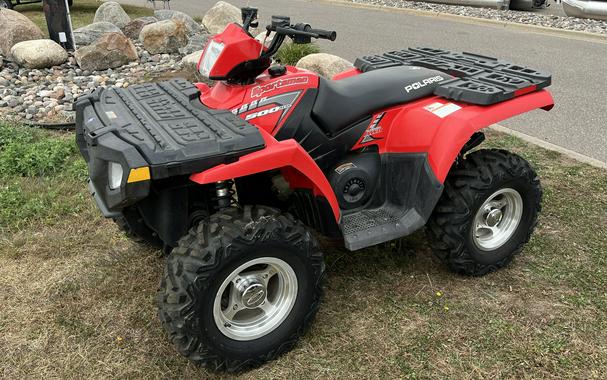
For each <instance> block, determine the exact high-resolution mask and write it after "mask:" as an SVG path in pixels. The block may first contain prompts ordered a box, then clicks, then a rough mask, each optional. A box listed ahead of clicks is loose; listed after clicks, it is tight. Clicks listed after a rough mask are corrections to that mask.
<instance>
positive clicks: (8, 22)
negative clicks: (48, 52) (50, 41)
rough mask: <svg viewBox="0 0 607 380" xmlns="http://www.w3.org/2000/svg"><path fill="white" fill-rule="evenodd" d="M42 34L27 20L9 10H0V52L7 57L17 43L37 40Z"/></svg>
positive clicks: (42, 36)
mask: <svg viewBox="0 0 607 380" xmlns="http://www.w3.org/2000/svg"><path fill="white" fill-rule="evenodd" d="M42 38H44V34H43V33H42V31H41V30H40V28H38V26H36V24H34V23H33V22H32V21H31V20H30V19H29V18H27V17H25V16H23V15H22V14H21V13H18V12H15V11H12V10H10V9H1V10H0V51H1V52H2V55H4V56H8V55H9V54H10V52H11V48H12V47H13V46H14V45H15V44H16V43H18V42H21V41H28V40H38V39H42Z"/></svg>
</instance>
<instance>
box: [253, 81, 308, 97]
mask: <svg viewBox="0 0 607 380" xmlns="http://www.w3.org/2000/svg"><path fill="white" fill-rule="evenodd" d="M307 83H308V77H295V78H289V79H279V80H277V81H274V82H271V83H268V84H266V85H263V86H257V87H255V88H253V89H252V90H251V97H252V98H259V97H260V96H262V95H263V94H265V93H268V92H272V91H274V90H277V89H279V88H284V87H289V86H297V85H300V84H307Z"/></svg>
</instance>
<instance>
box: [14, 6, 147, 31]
mask: <svg viewBox="0 0 607 380" xmlns="http://www.w3.org/2000/svg"><path fill="white" fill-rule="evenodd" d="M102 3H103V2H101V1H97V0H74V5H73V6H72V7H71V8H70V15H71V18H72V27H73V28H74V29H77V28H80V27H83V26H86V25H88V24H90V23H92V22H93V19H94V18H95V11H96V10H97V8H99V6H100V5H101V4H102ZM121 5H122V8H123V9H124V10H125V11H126V13H128V15H129V16H131V19H134V18H137V17H143V16H153V15H154V10H153V9H151V8H144V7H137V6H133V5H124V4H121ZM15 10H16V11H18V12H20V13H22V14H23V15H24V16H26V17H28V18H29V19H30V20H32V21H33V22H34V23H35V24H36V25H38V27H40V29H42V31H43V32H44V33H45V34H48V29H47V27H46V19H45V17H44V12H43V11H42V3H37V4H29V5H20V6H17V7H16V9H15Z"/></svg>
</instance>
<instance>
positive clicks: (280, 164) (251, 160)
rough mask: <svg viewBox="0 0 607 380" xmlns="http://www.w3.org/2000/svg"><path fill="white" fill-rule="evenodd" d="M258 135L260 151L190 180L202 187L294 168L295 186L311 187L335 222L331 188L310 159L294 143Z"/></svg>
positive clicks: (335, 205)
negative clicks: (263, 142) (324, 202)
mask: <svg viewBox="0 0 607 380" xmlns="http://www.w3.org/2000/svg"><path fill="white" fill-rule="evenodd" d="M259 133H261V135H262V137H263V139H264V140H265V143H266V147H265V148H264V149H262V150H259V151H256V152H253V153H249V154H247V155H245V156H242V157H240V159H239V160H238V161H236V162H234V163H231V164H222V165H218V166H216V167H213V168H211V169H208V170H205V171H203V172H200V173H195V174H192V175H191V176H190V180H192V181H194V182H196V183H198V184H201V185H203V184H208V183H215V182H218V181H226V180H230V179H234V178H239V177H244V176H248V175H252V174H256V173H262V172H267V171H270V170H275V169H287V168H288V169H294V170H295V172H296V175H297V177H298V178H297V183H298V184H302V183H305V184H306V185H307V186H309V187H310V188H312V190H313V191H314V194H316V195H321V196H323V197H325V198H326V199H327V201H328V202H329V205H330V206H331V209H332V211H333V214H334V216H335V220H336V221H337V222H339V219H340V210H339V204H338V202H337V198H336V197H335V193H334V192H333V188H332V187H331V185H330V184H329V181H328V180H327V177H325V175H324V173H323V172H322V170H320V168H319V167H318V165H316V162H315V161H314V160H313V159H312V157H310V155H309V154H308V153H307V152H306V151H305V150H304V149H303V148H302V147H301V146H300V145H299V144H298V143H297V142H296V141H295V140H292V139H289V140H284V141H277V140H276V139H275V138H274V137H273V136H272V135H270V134H269V133H267V132H266V131H264V130H263V129H259Z"/></svg>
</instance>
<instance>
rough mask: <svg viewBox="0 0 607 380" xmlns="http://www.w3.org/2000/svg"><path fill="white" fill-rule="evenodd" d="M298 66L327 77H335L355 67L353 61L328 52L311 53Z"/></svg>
mask: <svg viewBox="0 0 607 380" xmlns="http://www.w3.org/2000/svg"><path fill="white" fill-rule="evenodd" d="M296 66H297V67H299V68H302V69H306V70H310V71H313V72H315V73H317V74H320V75H322V76H323V77H325V78H329V79H331V78H333V77H334V76H335V75H336V74H339V73H341V72H342V71H346V70H348V69H351V68H352V67H354V65H352V63H351V62H349V61H346V60H345V59H343V58H341V57H338V56H336V55H331V54H326V53H316V54H310V55H307V56H305V57H303V58H302V59H300V60H299V62H297V65H296Z"/></svg>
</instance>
